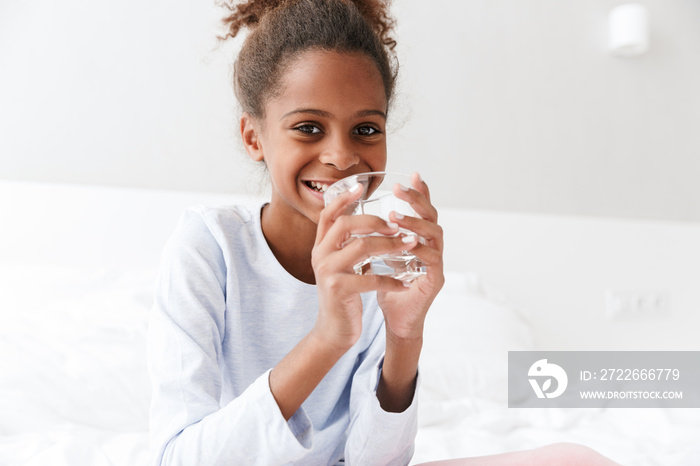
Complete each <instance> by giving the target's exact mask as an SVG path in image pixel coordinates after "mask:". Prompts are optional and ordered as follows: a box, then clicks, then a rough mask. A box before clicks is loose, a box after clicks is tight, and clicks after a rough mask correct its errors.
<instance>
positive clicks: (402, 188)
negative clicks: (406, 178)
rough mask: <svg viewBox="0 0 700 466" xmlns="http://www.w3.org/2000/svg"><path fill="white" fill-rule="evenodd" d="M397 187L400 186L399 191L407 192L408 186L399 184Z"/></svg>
mask: <svg viewBox="0 0 700 466" xmlns="http://www.w3.org/2000/svg"><path fill="white" fill-rule="evenodd" d="M399 188H401V191H405V192H408V188H407V187H406V186H404V185H402V184H400V185H399Z"/></svg>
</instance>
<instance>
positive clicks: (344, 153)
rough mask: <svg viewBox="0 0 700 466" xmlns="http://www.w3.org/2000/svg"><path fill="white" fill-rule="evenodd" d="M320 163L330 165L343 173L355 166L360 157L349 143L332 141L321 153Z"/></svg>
mask: <svg viewBox="0 0 700 466" xmlns="http://www.w3.org/2000/svg"><path fill="white" fill-rule="evenodd" d="M320 160H321V163H323V164H325V165H331V166H333V167H335V168H336V169H337V170H340V171H344V170H347V169H348V168H351V167H353V166H354V165H357V164H358V163H359V161H360V156H359V154H358V153H357V152H355V150H354V148H353V147H352V144H351V143H350V141H341V140H338V139H336V140H334V141H332V143H331V144H329V145H328V147H326V148H325V149H324V150H323V152H322V153H321V157H320Z"/></svg>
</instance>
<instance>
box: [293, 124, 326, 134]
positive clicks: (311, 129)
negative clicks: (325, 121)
mask: <svg viewBox="0 0 700 466" xmlns="http://www.w3.org/2000/svg"><path fill="white" fill-rule="evenodd" d="M294 129H295V130H296V131H301V132H302V133H305V134H319V133H320V132H321V130H320V129H319V128H318V126H314V125H308V124H307V125H299V126H296V127H294Z"/></svg>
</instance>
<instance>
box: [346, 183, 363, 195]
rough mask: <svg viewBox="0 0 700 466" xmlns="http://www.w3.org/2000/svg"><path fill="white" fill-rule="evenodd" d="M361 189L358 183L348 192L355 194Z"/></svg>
mask: <svg viewBox="0 0 700 466" xmlns="http://www.w3.org/2000/svg"><path fill="white" fill-rule="evenodd" d="M361 188H362V185H361V184H360V183H357V184H356V185H355V186H353V187H352V188H350V189H349V190H348V191H350V192H351V193H356V192H357V191H359V190H360V189H361Z"/></svg>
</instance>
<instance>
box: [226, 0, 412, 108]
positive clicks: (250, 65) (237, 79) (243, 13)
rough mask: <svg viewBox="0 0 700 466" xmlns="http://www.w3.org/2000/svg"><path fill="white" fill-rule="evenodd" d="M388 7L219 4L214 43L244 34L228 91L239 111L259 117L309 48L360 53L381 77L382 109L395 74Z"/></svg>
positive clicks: (328, 1) (271, 0) (251, 1)
mask: <svg viewBox="0 0 700 466" xmlns="http://www.w3.org/2000/svg"><path fill="white" fill-rule="evenodd" d="M389 5H390V0H385V1H382V0H248V1H246V2H242V3H241V2H237V1H236V0H224V3H223V6H224V7H225V8H227V9H228V10H229V14H228V15H227V16H226V17H225V18H224V19H223V23H224V25H225V26H226V29H227V32H226V34H225V35H224V36H221V37H220V39H222V40H225V39H227V38H229V37H235V36H236V35H238V34H239V32H240V31H241V30H242V29H243V28H248V29H249V30H250V34H249V35H248V37H247V38H246V40H245V42H244V43H243V47H242V48H241V51H240V52H239V54H238V59H237V60H236V62H235V64H234V76H233V80H234V89H235V93H236V97H237V98H238V101H239V102H240V104H241V107H242V109H243V111H244V112H247V113H250V114H251V115H252V116H254V117H263V116H264V105H265V102H266V101H267V99H269V98H272V97H274V96H276V95H277V94H278V93H279V91H280V86H281V81H282V75H283V73H284V71H285V70H286V67H287V66H288V65H289V64H290V63H291V62H292V60H293V59H294V58H295V57H297V56H298V55H299V54H300V53H302V52H305V51H307V50H309V49H319V50H334V51H338V52H341V53H364V54H366V55H367V56H368V57H369V58H371V59H372V61H373V62H374V63H375V64H376V65H377V68H378V70H379V73H380V74H381V76H382V81H383V83H384V92H385V95H386V99H387V105H388V104H389V103H390V102H391V97H392V95H393V92H394V87H395V83H396V76H397V70H398V65H397V62H396V56H395V55H394V47H395V46H396V41H395V40H394V39H393V38H392V36H391V33H392V31H393V28H394V24H395V21H394V19H393V18H392V17H391V16H390V14H389Z"/></svg>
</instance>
